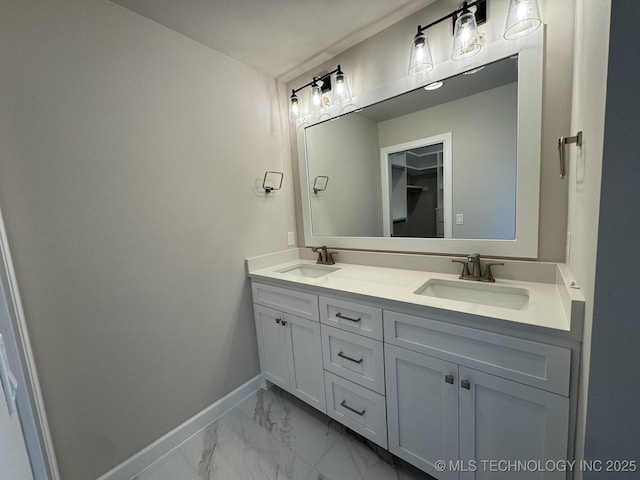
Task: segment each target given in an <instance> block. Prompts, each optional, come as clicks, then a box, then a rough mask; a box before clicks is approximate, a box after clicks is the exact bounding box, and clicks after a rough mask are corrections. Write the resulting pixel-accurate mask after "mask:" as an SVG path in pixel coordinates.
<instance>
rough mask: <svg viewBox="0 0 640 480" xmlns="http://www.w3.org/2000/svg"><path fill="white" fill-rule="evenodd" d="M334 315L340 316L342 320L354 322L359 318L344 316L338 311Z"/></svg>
mask: <svg viewBox="0 0 640 480" xmlns="http://www.w3.org/2000/svg"><path fill="white" fill-rule="evenodd" d="M336 317H338V318H341V319H343V320H349V321H350V322H356V323H358V322H359V321H360V320H361V318H351V317H345V316H344V315H343V314H341V313H340V312H338V313H336Z"/></svg>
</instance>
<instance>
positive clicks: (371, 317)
mask: <svg viewBox="0 0 640 480" xmlns="http://www.w3.org/2000/svg"><path fill="white" fill-rule="evenodd" d="M320 321H321V322H322V323H326V324H327V325H331V326H332V327H337V328H340V329H342V330H346V331H348V332H353V333H358V334H360V335H364V336H365V337H370V338H375V339H376V340H380V341H382V310H381V309H379V308H374V307H368V306H366V305H360V304H358V303H352V302H345V301H343V300H336V299H333V298H328V297H320Z"/></svg>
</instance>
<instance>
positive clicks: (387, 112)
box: [358, 57, 518, 122]
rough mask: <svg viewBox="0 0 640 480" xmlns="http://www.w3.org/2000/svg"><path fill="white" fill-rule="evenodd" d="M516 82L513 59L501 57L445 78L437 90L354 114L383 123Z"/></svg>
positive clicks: (421, 91) (415, 92) (391, 100)
mask: <svg viewBox="0 0 640 480" xmlns="http://www.w3.org/2000/svg"><path fill="white" fill-rule="evenodd" d="M517 81H518V60H517V57H508V58H503V59H502V60H499V61H497V62H494V63H490V64H488V65H485V66H484V67H482V68H481V69H479V70H478V69H476V70H471V71H469V72H467V73H466V74H460V75H455V76H453V77H451V78H447V79H445V80H444V84H443V85H442V87H441V88H438V89H437V90H431V91H427V90H424V89H423V88H417V89H415V90H413V91H411V92H407V93H404V94H402V95H398V96H397V97H393V98H389V99H387V100H384V101H382V102H380V103H376V104H374V105H370V106H368V107H366V108H364V109H362V110H359V111H358V114H359V115H362V116H363V117H366V118H368V119H369V120H372V121H374V122H384V121H386V120H390V119H392V118H397V117H400V116H403V115H408V114H410V113H413V112H418V111H420V110H424V109H425V108H431V107H435V106H436V105H441V104H443V103H447V102H451V101H453V100H458V99H460V98H464V97H468V96H469V95H475V94H476V93H480V92H484V91H487V90H491V89H493V88H497V87H500V86H502V85H506V84H508V83H513V82H517Z"/></svg>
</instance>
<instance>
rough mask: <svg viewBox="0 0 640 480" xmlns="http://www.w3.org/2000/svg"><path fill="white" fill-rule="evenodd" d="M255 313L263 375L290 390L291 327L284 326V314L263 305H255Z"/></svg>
mask: <svg viewBox="0 0 640 480" xmlns="http://www.w3.org/2000/svg"><path fill="white" fill-rule="evenodd" d="M254 313H255V318H256V331H257V335H258V349H259V352H260V367H261V370H262V375H263V376H264V378H266V379H267V380H269V381H270V382H272V383H274V384H275V385H278V386H279V387H281V388H283V389H285V390H289V361H290V360H289V352H288V348H289V345H288V338H289V329H287V328H283V325H282V320H283V318H284V315H283V314H282V313H280V312H278V311H276V310H272V309H270V308H266V307H263V306H261V305H254Z"/></svg>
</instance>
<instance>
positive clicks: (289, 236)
mask: <svg viewBox="0 0 640 480" xmlns="http://www.w3.org/2000/svg"><path fill="white" fill-rule="evenodd" d="M295 243H296V239H295V236H294V235H293V232H287V244H288V245H289V246H290V247H293V246H294V245H295Z"/></svg>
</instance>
